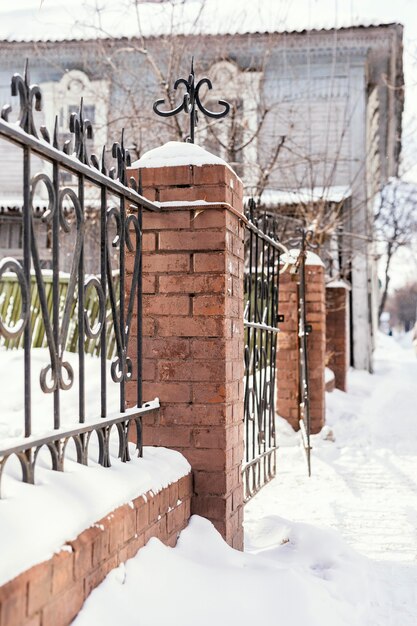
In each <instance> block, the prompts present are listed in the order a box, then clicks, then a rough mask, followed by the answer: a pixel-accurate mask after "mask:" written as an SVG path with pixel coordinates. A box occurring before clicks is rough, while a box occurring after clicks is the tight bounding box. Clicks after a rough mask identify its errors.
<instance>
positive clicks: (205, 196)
mask: <svg viewBox="0 0 417 626" xmlns="http://www.w3.org/2000/svg"><path fill="white" fill-rule="evenodd" d="M180 147H181V152H182V153H183V152H184V150H189V152H190V163H191V164H190V165H188V166H175V165H173V166H169V162H165V163H166V166H164V167H150V165H152V161H151V162H149V160H147V155H144V157H142V159H141V161H139V162H138V163H137V165H138V167H140V168H141V170H140V171H141V176H142V184H143V195H144V196H145V197H147V198H149V199H150V200H156V201H159V202H161V203H162V212H161V213H159V214H156V213H150V212H144V214H143V229H144V254H143V272H144V275H143V276H144V292H145V293H144V297H143V320H144V335H145V336H144V345H143V357H144V362H143V372H144V381H145V382H144V385H143V392H144V393H143V397H144V400H148V399H152V398H154V397H155V396H158V397H159V398H160V401H161V410H160V412H159V414H158V413H155V415H154V416H153V417H149V418H148V417H145V419H144V430H143V437H144V443H145V445H157V446H165V447H168V448H174V449H176V450H179V451H180V452H182V453H183V454H184V456H185V457H186V458H187V459H188V461H189V462H190V464H191V466H192V469H193V474H194V492H195V495H194V497H193V500H192V505H191V511H192V513H196V514H199V515H202V516H204V517H207V518H208V519H210V520H211V521H212V522H213V524H214V525H215V526H216V528H217V529H218V530H219V531H220V532H221V534H222V535H223V537H224V538H225V539H226V541H227V542H228V543H229V544H230V545H232V546H233V547H236V548H239V549H242V548H243V530H242V521H243V488H242V477H241V464H242V459H243V270H244V245H243V238H244V227H243V224H242V221H241V219H240V216H241V215H242V211H243V189H242V183H241V181H240V179H239V178H238V177H237V176H236V174H235V173H234V172H233V171H232V170H231V169H230V168H229V167H227V166H226V164H224V162H222V161H221V160H220V159H219V160H218V164H211V165H201V166H197V165H192V162H193V155H194V153H195V151H196V150H197V151H198V153H199V155H201V156H202V160H203V162H204V159H207V158H208V159H212V158H213V157H212V155H210V154H209V153H207V152H205V151H204V150H202V149H201V148H199V147H198V146H194V145H192V144H186V145H185V146H184V144H180ZM161 150H162V151H163V148H162V149H161ZM148 155H151V153H148ZM152 155H154V156H155V158H156V159H158V150H154V151H152ZM145 161H146V167H145V168H144V167H143V164H144V162H145ZM157 162H158V161H157ZM159 163H160V161H159V162H158V165H159ZM130 174H131V175H132V174H133V175H135V176H136V178H137V177H138V169H133V168H132V170H131V172H130ZM207 202H209V203H213V204H210V206H207V204H206V203H207ZM130 397H131V398H132V402H133V401H134V385H133V384H132V385H131V388H130V389H128V390H127V398H128V399H129V398H130Z"/></svg>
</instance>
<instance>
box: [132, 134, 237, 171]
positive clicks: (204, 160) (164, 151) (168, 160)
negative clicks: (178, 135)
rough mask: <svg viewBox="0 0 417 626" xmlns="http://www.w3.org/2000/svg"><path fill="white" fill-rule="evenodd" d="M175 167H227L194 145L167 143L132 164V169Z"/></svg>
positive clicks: (223, 162) (175, 142)
mask: <svg viewBox="0 0 417 626" xmlns="http://www.w3.org/2000/svg"><path fill="white" fill-rule="evenodd" d="M177 165H196V166H198V167H200V166H202V165H225V166H226V167H228V168H229V169H231V168H230V167H229V165H228V164H227V163H226V161H224V160H223V159H221V158H220V157H218V156H216V155H215V154H211V152H207V150H204V148H202V147H201V146H197V145H196V144H195V143H186V142H181V141H168V143H166V144H164V145H163V146H159V147H158V148H154V149H153V150H149V151H148V152H145V154H143V155H142V156H141V158H140V159H138V160H137V161H135V162H134V163H132V165H131V167H132V168H143V167H175V166H177Z"/></svg>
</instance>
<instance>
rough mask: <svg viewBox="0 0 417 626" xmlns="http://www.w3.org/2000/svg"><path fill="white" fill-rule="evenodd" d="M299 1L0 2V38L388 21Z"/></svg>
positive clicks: (248, 29) (86, 36) (287, 27)
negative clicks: (4, 4)
mask: <svg viewBox="0 0 417 626" xmlns="http://www.w3.org/2000/svg"><path fill="white" fill-rule="evenodd" d="M330 4H331V5H332V6H330ZM345 4H346V5H348V3H345ZM296 5H297V6H296V7H293V6H291V5H290V4H289V3H288V2H277V1H276V0H228V1H227V2H224V0H204V2H203V1H202V0H186V1H185V2H172V1H171V2H158V3H155V2H140V3H137V2H133V0H119V1H118V2H115V0H101V2H100V3H98V2H97V0H71V2H63V1H62V0H46V1H44V2H39V1H38V2H35V0H19V2H18V3H15V4H14V6H13V5H11V6H10V7H8V8H5V7H3V8H0V15H1V20H0V39H2V40H6V41H34V40H37V41H47V40H50V41H51V40H52V41H60V40H68V39H75V40H79V39H91V38H96V37H111V38H114V37H116V38H117V37H137V36H143V37H152V36H160V35H170V34H184V35H191V34H193V35H197V34H211V35H224V34H230V35H235V34H246V33H267V32H281V33H282V32H302V31H305V30H330V29H333V28H338V29H339V30H340V29H341V28H349V27H352V26H355V27H359V28H366V27H371V26H386V25H388V24H380V22H381V19H380V17H379V18H378V16H377V15H372V14H370V15H369V16H367V17H368V19H367V18H365V19H361V20H360V21H359V18H356V19H352V15H351V12H350V9H349V7H348V6H346V7H345V6H344V5H341V6H340V7H339V11H338V15H337V20H336V18H335V14H334V7H333V3H327V5H326V3H324V5H323V4H322V10H315V11H314V15H311V12H310V11H309V10H308V9H309V7H308V3H307V0H297V3H296ZM301 5H304V8H303V7H302V6H301ZM97 6H99V10H97ZM304 9H305V10H304ZM390 16H391V13H390Z"/></svg>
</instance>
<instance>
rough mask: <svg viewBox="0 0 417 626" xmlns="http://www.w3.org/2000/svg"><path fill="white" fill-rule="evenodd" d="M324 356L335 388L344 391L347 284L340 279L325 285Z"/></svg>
mask: <svg viewBox="0 0 417 626" xmlns="http://www.w3.org/2000/svg"><path fill="white" fill-rule="evenodd" d="M326 356H327V364H328V366H329V367H330V369H332V370H333V372H334V376H335V384H336V388H337V389H341V390H342V391H346V388H347V385H346V379H347V372H348V369H349V361H350V339H349V285H347V284H346V283H342V282H341V281H337V282H334V283H329V284H328V285H327V287H326Z"/></svg>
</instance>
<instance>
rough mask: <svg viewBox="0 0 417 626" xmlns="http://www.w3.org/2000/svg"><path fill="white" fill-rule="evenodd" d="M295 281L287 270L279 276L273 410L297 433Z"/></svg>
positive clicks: (297, 343) (296, 309)
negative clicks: (280, 320) (278, 320)
mask: <svg viewBox="0 0 417 626" xmlns="http://www.w3.org/2000/svg"><path fill="white" fill-rule="evenodd" d="M297 292H298V282H297V275H294V274H290V272H289V269H287V271H286V272H284V273H283V274H281V276H280V285H279V305H278V312H279V313H280V314H283V315H284V321H283V322H282V323H280V324H279V330H280V332H279V333H278V342H277V371H276V389H277V394H276V398H277V411H278V413H279V415H281V417H284V418H285V419H286V420H287V421H288V422H289V423H290V424H291V426H292V427H293V428H294V429H295V430H298V428H299V425H298V420H299V401H298V350H299V342H298V296H297Z"/></svg>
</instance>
